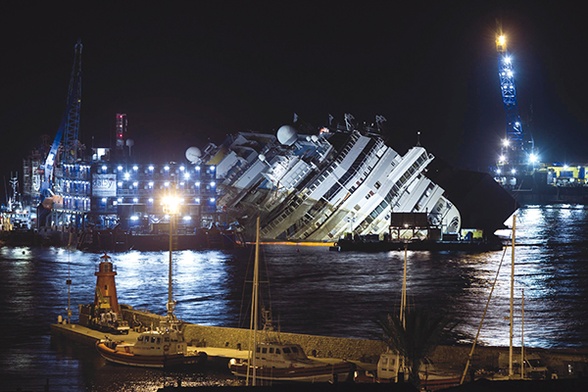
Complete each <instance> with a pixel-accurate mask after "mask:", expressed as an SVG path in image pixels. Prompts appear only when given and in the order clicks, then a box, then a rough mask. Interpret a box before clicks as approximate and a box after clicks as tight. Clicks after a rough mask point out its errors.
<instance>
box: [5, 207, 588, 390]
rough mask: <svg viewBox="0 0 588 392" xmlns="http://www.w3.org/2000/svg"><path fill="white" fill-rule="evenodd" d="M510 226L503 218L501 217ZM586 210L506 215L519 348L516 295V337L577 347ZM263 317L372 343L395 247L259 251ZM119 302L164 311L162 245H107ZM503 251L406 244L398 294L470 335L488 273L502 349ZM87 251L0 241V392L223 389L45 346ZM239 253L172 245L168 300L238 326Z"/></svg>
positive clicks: (495, 336) (89, 281)
mask: <svg viewBox="0 0 588 392" xmlns="http://www.w3.org/2000/svg"><path fill="white" fill-rule="evenodd" d="M510 223H511V222H510V221H508V222H507V224H509V225H510ZM586 228H588V208H587V207H586V206H582V205H558V206H528V207H526V208H524V209H521V210H519V211H518V213H517V233H516V234H517V243H518V244H520V245H519V246H517V247H516V266H515V306H516V316H515V317H516V320H515V324H514V325H515V337H514V342H515V344H519V343H520V324H521V316H520V311H521V296H522V290H523V289H524V299H525V319H524V321H525V325H524V327H525V336H524V338H525V345H527V346H533V347H541V348H552V347H587V346H588V328H587V326H588V325H587V321H586V320H588V302H587V301H586V298H587V297H588V293H587V290H588V260H587V259H588V233H587V231H586ZM262 249H263V260H264V261H265V264H267V273H266V272H265V269H264V271H263V272H264V273H263V274H262V275H263V278H262V280H263V281H264V282H266V283H264V284H263V285H262V287H268V286H269V290H264V291H265V292H266V294H267V293H269V294H270V297H269V298H267V295H266V302H267V301H271V308H272V309H273V312H274V321H275V323H277V324H279V326H280V328H281V330H283V331H287V332H298V333H309V334H317V335H333V336H344V337H358V338H375V336H377V334H378V333H379V330H378V328H377V327H376V325H375V323H374V321H373V320H374V318H376V317H377V315H378V314H381V313H385V312H388V311H397V309H398V304H399V298H400V290H401V284H402V269H403V258H404V253H403V252H388V253H377V254H362V253H337V252H329V251H328V249H327V248H324V247H305V246H267V247H263V248H262ZM111 256H112V257H113V262H114V263H115V266H116V268H117V272H118V275H117V277H116V284H117V290H118V296H119V301H120V302H121V303H125V304H129V305H131V306H133V307H135V308H138V309H146V310H149V311H151V312H153V313H157V314H164V313H165V302H166V300H167V282H168V281H167V271H168V257H169V254H168V253H167V252H143V253H140V252H127V253H118V254H112V255H111ZM510 260H511V249H510V248H507V249H506V252H503V251H497V252H487V253H480V254H468V253H461V252H435V253H430V252H408V254H407V265H408V269H407V275H408V289H407V290H408V298H409V303H410V304H411V305H412V306H419V307H426V308H428V309H431V311H440V312H444V313H445V314H447V315H449V316H450V317H451V318H452V319H453V320H455V321H457V322H458V326H457V328H456V329H455V331H454V332H455V334H454V336H453V337H452V338H451V339H452V340H453V341H460V342H471V338H472V337H473V336H474V335H475V334H476V331H477V328H478V325H479V324H480V320H481V317H482V313H483V310H484V306H485V304H486V301H487V299H488V295H489V293H490V289H491V286H492V283H493V281H494V279H495V277H496V276H497V270H498V267H499V265H500V263H501V261H502V262H503V264H502V267H501V269H500V273H499V274H498V281H497V284H496V288H495V289H494V293H493V296H492V298H491V301H490V304H489V310H488V315H487V317H486V319H485V321H484V323H483V326H482V330H481V334H480V342H481V344H486V345H502V346H507V345H508V344H509V335H508V333H509V327H508V320H506V319H505V317H508V315H509V307H510V270H511V264H510ZM97 262H98V255H96V254H90V253H82V252H78V251H66V250H64V249H55V248H7V247H4V248H0V268H1V270H2V283H1V284H0V312H1V313H0V314H1V317H2V318H1V319H2V324H1V325H2V327H1V332H2V336H3V342H4V347H3V349H2V350H0V369H1V371H2V377H1V378H0V380H1V381H0V383H1V384H0V391H5V390H6V391H8V390H16V388H17V387H21V388H22V389H23V390H43V387H44V386H45V384H46V383H47V382H48V383H49V389H50V390H56V391H57V390H58V391H82V390H83V391H104V390H109V391H127V390H135V391H155V390H157V388H159V387H161V386H163V385H164V384H165V383H172V382H175V380H176V379H177V378H178V377H181V378H182V380H183V384H184V385H217V384H226V383H227V382H228V381H229V380H231V379H232V377H231V375H230V374H228V373H226V372H225V373H223V372H218V371H206V370H205V371H203V372H201V373H196V374H178V373H174V372H163V371H159V370H145V369H133V368H127V367H121V366H113V365H111V364H107V363H105V362H104V360H102V359H101V358H100V357H99V356H98V354H97V353H95V351H94V350H93V349H92V348H91V347H86V346H79V345H76V344H72V343H63V342H61V341H53V340H52V339H51V337H50V330H49V325H50V324H51V323H53V322H55V320H56V319H57V315H60V314H61V315H65V314H66V308H67V301H68V294H67V287H66V285H65V281H66V279H68V277H69V278H71V279H72V280H73V284H72V286H71V294H70V302H71V306H72V308H74V316H73V320H74V321H76V320H77V305H78V304H81V303H88V302H91V301H92V300H93V295H94V285H95V282H96V280H95V279H96V278H95V276H94V274H93V273H94V269H95V265H96V263H97ZM251 264H252V256H251V254H250V253H249V252H248V251H241V252H235V253H231V252H221V251H209V252H192V251H184V252H175V253H174V280H173V284H174V298H175V299H176V300H177V302H178V305H177V308H176V313H177V315H178V316H179V317H180V318H181V319H183V320H186V321H189V322H193V323H199V324H206V325H218V326H231V327H238V326H247V325H248V317H249V315H248V314H247V309H248V306H247V298H248V296H249V295H250V293H249V291H250V287H249V286H248V285H247V283H246V281H247V280H248V278H247V277H248V276H249V275H248V271H250V268H251Z"/></svg>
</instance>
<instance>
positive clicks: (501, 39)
mask: <svg viewBox="0 0 588 392" xmlns="http://www.w3.org/2000/svg"><path fill="white" fill-rule="evenodd" d="M498 43H499V44H500V45H504V44H505V43H506V35H504V34H501V35H500V36H498Z"/></svg>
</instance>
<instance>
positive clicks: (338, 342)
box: [123, 308, 588, 376]
mask: <svg viewBox="0 0 588 392" xmlns="http://www.w3.org/2000/svg"><path fill="white" fill-rule="evenodd" d="M123 316H124V318H125V319H126V320H128V321H129V323H130V324H131V326H132V327H134V326H138V325H142V326H144V327H150V326H157V325H158V323H159V321H160V320H162V319H163V316H158V315H154V314H151V313H148V312H143V311H138V310H134V309H129V308H124V309H123ZM184 335H185V337H186V339H187V340H188V342H189V343H190V344H191V345H193V346H197V347H207V346H208V347H225V348H231V349H243V350H246V349H247V345H248V341H249V330H248V329H242V328H228V327H215V326H205V325H198V324H190V323H187V324H186V326H185V331H184ZM280 337H281V338H282V339H283V340H284V341H288V342H292V343H297V344H300V346H301V347H302V348H303V349H304V351H305V352H306V353H307V354H308V355H312V356H317V357H326V358H341V359H347V360H350V361H360V362H363V363H366V364H376V363H377V361H378V358H379V356H380V354H381V353H382V352H384V351H385V350H386V346H385V344H384V343H383V342H381V341H378V340H368V339H353V338H339V337H331V336H317V335H306V334H297V333H288V332H280ZM470 351H471V345H469V344H468V345H450V346H447V345H441V346H438V347H437V348H436V349H435V350H434V352H433V353H432V354H431V356H430V359H431V360H432V362H433V363H434V364H436V365H438V366H439V367H441V368H444V369H447V370H453V371H457V372H462V371H463V369H464V368H465V365H466V362H467V360H468V356H469V354H470ZM525 351H526V353H531V352H532V353H536V354H538V355H539V356H540V358H541V359H542V360H543V362H544V363H545V364H546V365H547V366H548V367H549V368H551V369H554V370H555V371H556V372H557V373H558V374H560V375H563V374H565V375H569V373H570V371H571V370H570V369H572V370H573V371H574V372H575V375H576V376H582V375H584V376H588V349H559V350H558V349H550V350H547V349H537V348H525ZM508 352H509V348H508V347H488V346H477V347H476V349H475V352H474V355H473V356H472V361H471V365H470V368H471V369H472V370H477V369H487V370H491V369H497V368H498V367H499V366H498V357H499V354H500V353H508ZM513 355H514V357H515V358H516V357H517V356H520V348H515V350H514V353H513Z"/></svg>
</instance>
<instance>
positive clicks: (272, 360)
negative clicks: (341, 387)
mask: <svg viewBox="0 0 588 392" xmlns="http://www.w3.org/2000/svg"><path fill="white" fill-rule="evenodd" d="M255 359H256V365H255V368H253V366H250V365H249V363H250V361H249V360H240V359H234V358H233V359H231V360H230V361H229V369H230V370H231V372H232V373H233V374H234V375H235V376H237V377H241V378H247V377H251V378H252V377H255V378H256V379H257V380H260V381H269V382H291V381H299V382H333V383H334V382H337V381H346V380H347V378H348V377H349V375H350V374H351V373H352V372H353V370H354V369H355V366H354V365H353V364H352V363H351V362H347V361H336V362H334V363H329V362H323V361H320V360H317V359H311V358H308V357H307V356H306V354H305V353H304V350H303V349H302V347H301V346H300V345H298V344H291V343H290V344H289V343H283V342H280V341H268V342H260V343H258V344H257V346H256V349H255Z"/></svg>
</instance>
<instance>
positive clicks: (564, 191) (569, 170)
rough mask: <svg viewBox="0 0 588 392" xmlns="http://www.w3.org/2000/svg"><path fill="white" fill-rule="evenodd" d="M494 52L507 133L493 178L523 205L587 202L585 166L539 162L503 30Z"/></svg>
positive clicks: (498, 37)
mask: <svg viewBox="0 0 588 392" xmlns="http://www.w3.org/2000/svg"><path fill="white" fill-rule="evenodd" d="M496 51H497V53H498V76H499V82H500V91H501V96H502V102H503V104H504V109H505V113H506V127H505V130H506V131H505V136H504V138H503V139H502V140H501V147H500V155H499V156H498V158H497V162H496V165H495V166H493V167H492V169H491V170H492V174H493V176H494V179H495V180H496V181H497V182H498V183H499V184H501V185H502V186H503V187H505V188H506V189H508V190H510V191H512V192H513V194H514V195H515V197H516V198H517V199H518V200H519V201H522V202H543V201H577V202H580V201H581V202H583V201H586V200H588V195H587V194H586V187H587V186H588V182H587V177H586V173H587V171H588V164H586V163H569V162H552V163H548V162H544V161H541V160H540V157H539V154H538V152H537V150H536V147H535V143H534V140H533V137H532V136H531V135H530V132H528V131H526V130H525V129H524V126H523V122H522V121H521V116H520V113H519V106H518V100H517V88H516V81H515V79H516V77H515V75H516V72H515V65H514V59H513V56H512V55H511V53H510V52H509V50H508V45H507V37H506V35H505V34H504V33H503V32H502V31H499V33H498V34H497V36H496Z"/></svg>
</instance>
